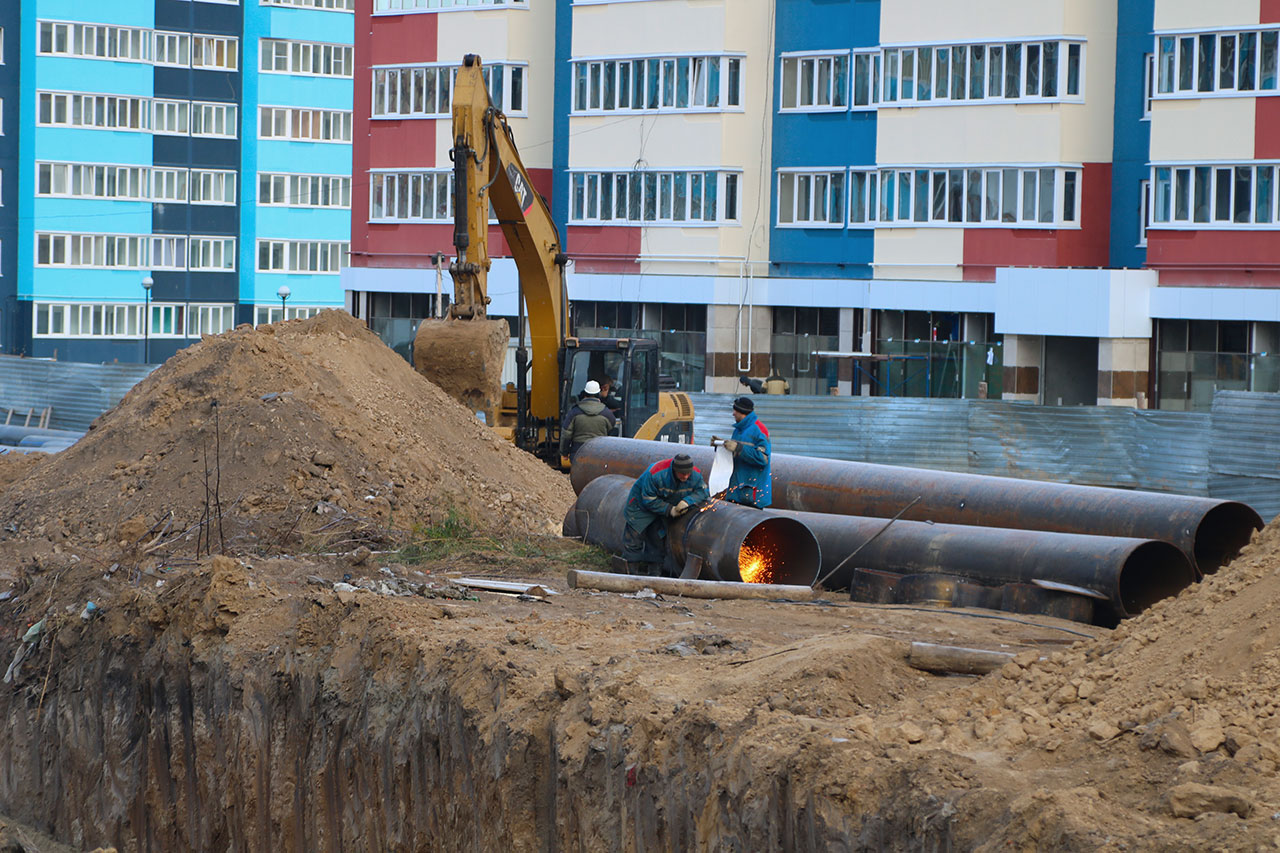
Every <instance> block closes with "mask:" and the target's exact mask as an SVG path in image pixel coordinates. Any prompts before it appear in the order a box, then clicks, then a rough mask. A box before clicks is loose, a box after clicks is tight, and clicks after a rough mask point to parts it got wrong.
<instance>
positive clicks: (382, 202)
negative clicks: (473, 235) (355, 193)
mask: <svg viewBox="0 0 1280 853" xmlns="http://www.w3.org/2000/svg"><path fill="white" fill-rule="evenodd" d="M415 202H416V203H415ZM441 202H443V203H444V210H443V212H441ZM453 215H454V195H453V170H451V169H414V170H404V169H373V170H370V172H369V222H372V223H377V222H441V223H451V222H453ZM490 218H491V219H492V216H491V217H490Z"/></svg>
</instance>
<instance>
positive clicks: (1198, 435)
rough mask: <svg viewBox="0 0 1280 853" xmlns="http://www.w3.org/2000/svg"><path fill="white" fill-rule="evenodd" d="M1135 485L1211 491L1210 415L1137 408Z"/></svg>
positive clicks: (1182, 491) (1199, 492)
mask: <svg viewBox="0 0 1280 853" xmlns="http://www.w3.org/2000/svg"><path fill="white" fill-rule="evenodd" d="M1134 415H1135V427H1136V429H1135V430H1134V432H1133V441H1132V462H1133V472H1134V475H1135V477H1136V478H1137V480H1136V482H1135V487H1136V488H1139V489H1143V490H1145V491H1151V492H1175V493H1177V494H1181V495H1201V496H1207V495H1208V494H1209V435H1210V429H1209V425H1210V417H1209V415H1208V414H1207V413H1204V412H1161V411H1135V412H1134Z"/></svg>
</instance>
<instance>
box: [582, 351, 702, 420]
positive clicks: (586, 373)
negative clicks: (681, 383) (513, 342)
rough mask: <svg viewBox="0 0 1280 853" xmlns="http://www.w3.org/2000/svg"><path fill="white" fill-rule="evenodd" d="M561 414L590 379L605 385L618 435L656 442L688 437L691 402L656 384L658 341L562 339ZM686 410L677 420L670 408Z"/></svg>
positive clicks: (691, 411)
mask: <svg viewBox="0 0 1280 853" xmlns="http://www.w3.org/2000/svg"><path fill="white" fill-rule="evenodd" d="M560 376H561V388H560V412H561V418H563V417H564V414H565V413H567V412H568V411H569V410H570V409H571V408H573V406H574V404H575V403H577V402H578V399H579V396H580V395H581V393H582V389H583V387H584V386H585V385H586V384H587V381H588V380H591V379H594V380H595V381H597V382H599V383H600V384H601V387H603V386H604V385H605V384H606V383H608V384H609V386H610V389H609V393H608V394H607V395H606V397H605V404H606V405H608V406H609V408H611V409H613V410H614V414H615V415H616V416H617V418H618V423H617V426H616V427H615V430H616V433H615V434H617V435H621V436H623V437H625V438H646V439H651V440H658V441H673V442H677V443H681V442H683V443H690V442H692V441H693V420H692V413H693V407H692V406H691V405H690V404H689V402H688V399H689V398H688V396H687V395H685V394H672V393H663V392H661V391H660V390H659V386H658V344H657V342H656V341H652V340H649V339H647V338H576V337H570V338H566V339H565V344H564V347H563V348H562V349H561V371H560ZM685 410H687V413H686V414H685V415H684V417H683V418H682V419H675V418H673V417H672V415H673V413H679V412H683V411H685Z"/></svg>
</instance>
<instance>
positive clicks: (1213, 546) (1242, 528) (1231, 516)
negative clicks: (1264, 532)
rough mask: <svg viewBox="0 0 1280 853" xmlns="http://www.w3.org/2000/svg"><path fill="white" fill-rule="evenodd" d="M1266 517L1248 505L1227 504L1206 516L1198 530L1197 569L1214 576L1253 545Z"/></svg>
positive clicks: (1196, 539) (1196, 542)
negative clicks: (1255, 535) (1256, 531)
mask: <svg viewBox="0 0 1280 853" xmlns="http://www.w3.org/2000/svg"><path fill="white" fill-rule="evenodd" d="M1262 526H1263V525H1262V516H1260V515H1258V513H1257V512H1256V511H1255V510H1254V509H1253V507H1251V506H1249V505H1248V504H1244V503H1240V502H1239V501H1224V502H1222V503H1220V504H1218V505H1217V506H1215V507H1214V508H1213V509H1211V510H1209V511H1208V512H1207V513H1205V515H1204V518H1202V519H1201V520H1200V523H1199V524H1198V525H1197V526H1196V529H1195V538H1194V543H1195V544H1194V546H1193V547H1194V551H1195V560H1196V568H1198V569H1199V570H1200V573H1201V574H1205V575H1211V574H1213V573H1214V572H1216V571H1217V570H1218V569H1220V568H1222V567H1223V566H1225V565H1227V564H1228V563H1230V562H1231V561H1232V560H1234V559H1235V558H1236V556H1237V555H1239V553H1240V550H1241V549H1242V548H1244V546H1245V545H1248V544H1249V540H1250V539H1251V538H1252V537H1253V532H1254V531H1255V530H1261V529H1262Z"/></svg>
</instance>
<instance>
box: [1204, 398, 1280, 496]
mask: <svg viewBox="0 0 1280 853" xmlns="http://www.w3.org/2000/svg"><path fill="white" fill-rule="evenodd" d="M1210 416H1211V418H1212V429H1211V437H1210V442H1209V457H1208V458H1209V494H1210V495H1211V496H1212V497H1215V498H1230V499H1232V500H1238V501H1244V502H1245V503H1247V504H1249V505H1250V506H1252V507H1253V508H1254V509H1256V510H1257V511H1258V514H1259V515H1261V516H1262V517H1263V518H1264V519H1267V520H1270V519H1272V518H1275V517H1276V515H1280V394H1261V393H1254V392H1246V391H1219V392H1218V393H1217V394H1215V395H1214V397H1213V409H1212V412H1211V415H1210Z"/></svg>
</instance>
